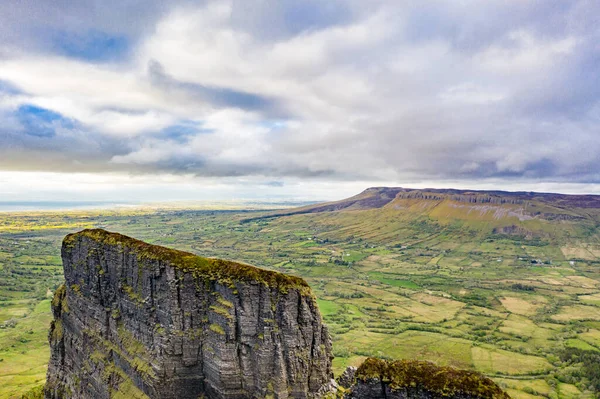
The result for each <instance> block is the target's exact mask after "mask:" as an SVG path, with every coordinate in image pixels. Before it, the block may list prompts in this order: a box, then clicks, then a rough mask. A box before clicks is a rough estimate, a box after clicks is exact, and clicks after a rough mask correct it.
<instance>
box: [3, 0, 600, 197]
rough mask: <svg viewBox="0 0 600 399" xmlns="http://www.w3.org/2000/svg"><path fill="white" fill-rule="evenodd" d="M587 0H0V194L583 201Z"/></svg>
mask: <svg viewBox="0 0 600 399" xmlns="http://www.w3.org/2000/svg"><path fill="white" fill-rule="evenodd" d="M599 16H600V2H598V1H597V0H570V1H541V0H539V1H534V0H486V1H481V0H447V1H442V0H431V1H418V0H415V1H409V0H369V1H364V0H346V1H342V0H329V1H318V0H303V1H297V0H296V1H293V0H279V1H275V0H253V1H248V0H222V1H186V0H182V1H169V2H165V1H162V0H160V1H159V0H143V1H142V0H118V1H117V0H78V1H74V0H6V1H2V2H0V201H3V200H5V201H15V200H35V201H39V200H69V201H72V200H110V201H115V200H123V201H172V200H186V201H188V200H195V199H198V200H215V199H236V198H239V199H242V198H244V199H256V198H265V199H274V198H277V199H282V198H283V199H286V198H287V199H294V200H297V199H305V200H325V199H340V198H344V197H347V196H350V195H353V194H356V193H358V192H360V191H362V190H363V189H365V188H367V187H369V186H403V187H417V188H419V187H454V188H474V189H505V190H524V191H554V192H564V193H597V194H600V139H599V135H600V20H599V19H600V17H599Z"/></svg>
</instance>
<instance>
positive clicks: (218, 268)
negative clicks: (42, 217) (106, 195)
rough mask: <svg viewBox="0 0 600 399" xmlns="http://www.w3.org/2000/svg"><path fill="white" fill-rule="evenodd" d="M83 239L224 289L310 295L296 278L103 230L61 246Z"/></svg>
mask: <svg viewBox="0 0 600 399" xmlns="http://www.w3.org/2000/svg"><path fill="white" fill-rule="evenodd" d="M83 237H86V238H89V239H92V240H94V241H96V242H99V243H102V244H105V245H113V246H122V247H124V248H127V249H128V250H129V251H132V252H134V253H135V254H136V255H137V256H138V258H140V259H151V260H158V261H165V262H168V263H169V264H170V265H171V266H173V267H176V268H178V269H180V270H182V271H184V272H190V273H192V274H193V275H194V276H195V277H207V278H209V279H211V280H216V281H218V282H220V283H223V284H225V285H232V284H233V283H235V282H237V281H241V282H258V283H262V284H264V285H266V286H267V287H271V288H276V289H278V290H279V291H281V292H287V291H288V290H289V289H297V290H299V291H300V293H301V294H303V295H312V293H311V290H310V287H309V285H308V284H307V283H306V281H304V279H302V278H300V277H296V276H290V275H286V274H283V273H279V272H274V271H271V270H265V269H259V268H257V267H254V266H250V265H245V264H242V263H236V262H232V261H228V260H222V259H210V258H203V257H201V256H198V255H195V254H192V253H189V252H184V251H179V250H176V249H171V248H166V247H162V246H159V245H151V244H148V243H145V242H143V241H140V240H136V239H135V238H131V237H128V236H125V235H122V234H119V233H112V232H108V231H106V230H103V229H86V230H82V231H80V232H78V233H74V234H69V235H67V236H66V237H65V239H64V241H63V246H64V247H65V248H72V247H73V246H74V245H75V242H76V241H77V240H80V239H81V238H83Z"/></svg>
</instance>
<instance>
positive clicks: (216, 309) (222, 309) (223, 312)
mask: <svg viewBox="0 0 600 399" xmlns="http://www.w3.org/2000/svg"><path fill="white" fill-rule="evenodd" d="M210 310H212V311H213V312H215V313H217V314H219V315H221V316H223V317H225V318H227V319H229V320H233V316H232V315H231V313H229V309H228V308H225V307H223V306H215V305H213V306H211V307H210Z"/></svg>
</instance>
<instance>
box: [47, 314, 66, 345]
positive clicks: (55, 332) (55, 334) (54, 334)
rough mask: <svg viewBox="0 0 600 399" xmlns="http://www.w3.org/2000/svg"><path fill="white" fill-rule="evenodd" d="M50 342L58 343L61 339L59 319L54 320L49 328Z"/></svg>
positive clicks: (61, 331)
mask: <svg viewBox="0 0 600 399" xmlns="http://www.w3.org/2000/svg"><path fill="white" fill-rule="evenodd" d="M50 331H51V332H50V334H51V340H52V343H53V344H56V343H57V342H59V341H60V340H61V339H62V337H63V326H62V321H61V320H60V319H58V320H54V321H53V322H52V325H51V326H50Z"/></svg>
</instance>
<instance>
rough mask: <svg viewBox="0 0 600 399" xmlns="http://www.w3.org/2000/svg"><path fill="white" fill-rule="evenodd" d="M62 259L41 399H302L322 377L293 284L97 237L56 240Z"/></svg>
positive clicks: (320, 329)
mask: <svg viewBox="0 0 600 399" xmlns="http://www.w3.org/2000/svg"><path fill="white" fill-rule="evenodd" d="M62 258H63V264H64V272H65V279H66V284H65V286H64V287H62V288H61V289H59V290H57V292H56V295H55V298H54V301H53V306H52V308H53V313H54V318H55V319H54V322H53V323H52V327H51V331H50V335H49V339H50V343H51V359H50V364H49V369H48V381H47V384H46V388H45V396H46V398H48V399H50V398H52V399H54V398H94V399H101V398H111V397H115V398H116V397H120V398H147V397H149V398H161V399H168V398H182V399H185V398H190V399H191V398H193V399H196V398H199V397H206V398H211V399H212V398H214V399H217V398H218V399H220V398H224V399H225V398H227V399H230V398H231V399H233V398H274V399H275V398H312V397H314V396H315V394H316V393H317V392H318V391H319V389H320V388H321V387H322V386H323V385H324V384H326V383H327V382H329V381H330V379H331V378H332V372H331V359H332V355H331V339H330V336H329V334H328V331H327V328H326V327H325V326H324V325H323V323H322V319H321V316H320V314H319V310H318V308H317V305H316V302H315V300H314V297H313V295H312V293H311V291H310V288H309V287H308V285H307V284H306V282H304V280H302V279H300V278H297V277H292V276H286V275H283V274H280V273H276V272H271V271H266V270H261V269H257V268H254V267H251V266H247V265H240V264H236V263H233V262H226V261H220V260H210V259H204V258H200V257H197V256H195V255H192V254H188V253H185V252H180V251H175V250H170V249H167V248H163V247H157V246H151V245H148V244H145V243H142V242H140V241H137V240H133V239H131V238H128V237H125V236H122V235H119V234H114V233H108V232H106V231H103V230H85V231H83V232H80V233H77V234H74V235H69V236H67V237H66V238H65V240H64V242H63V247H62ZM203 395H204V396H203Z"/></svg>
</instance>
